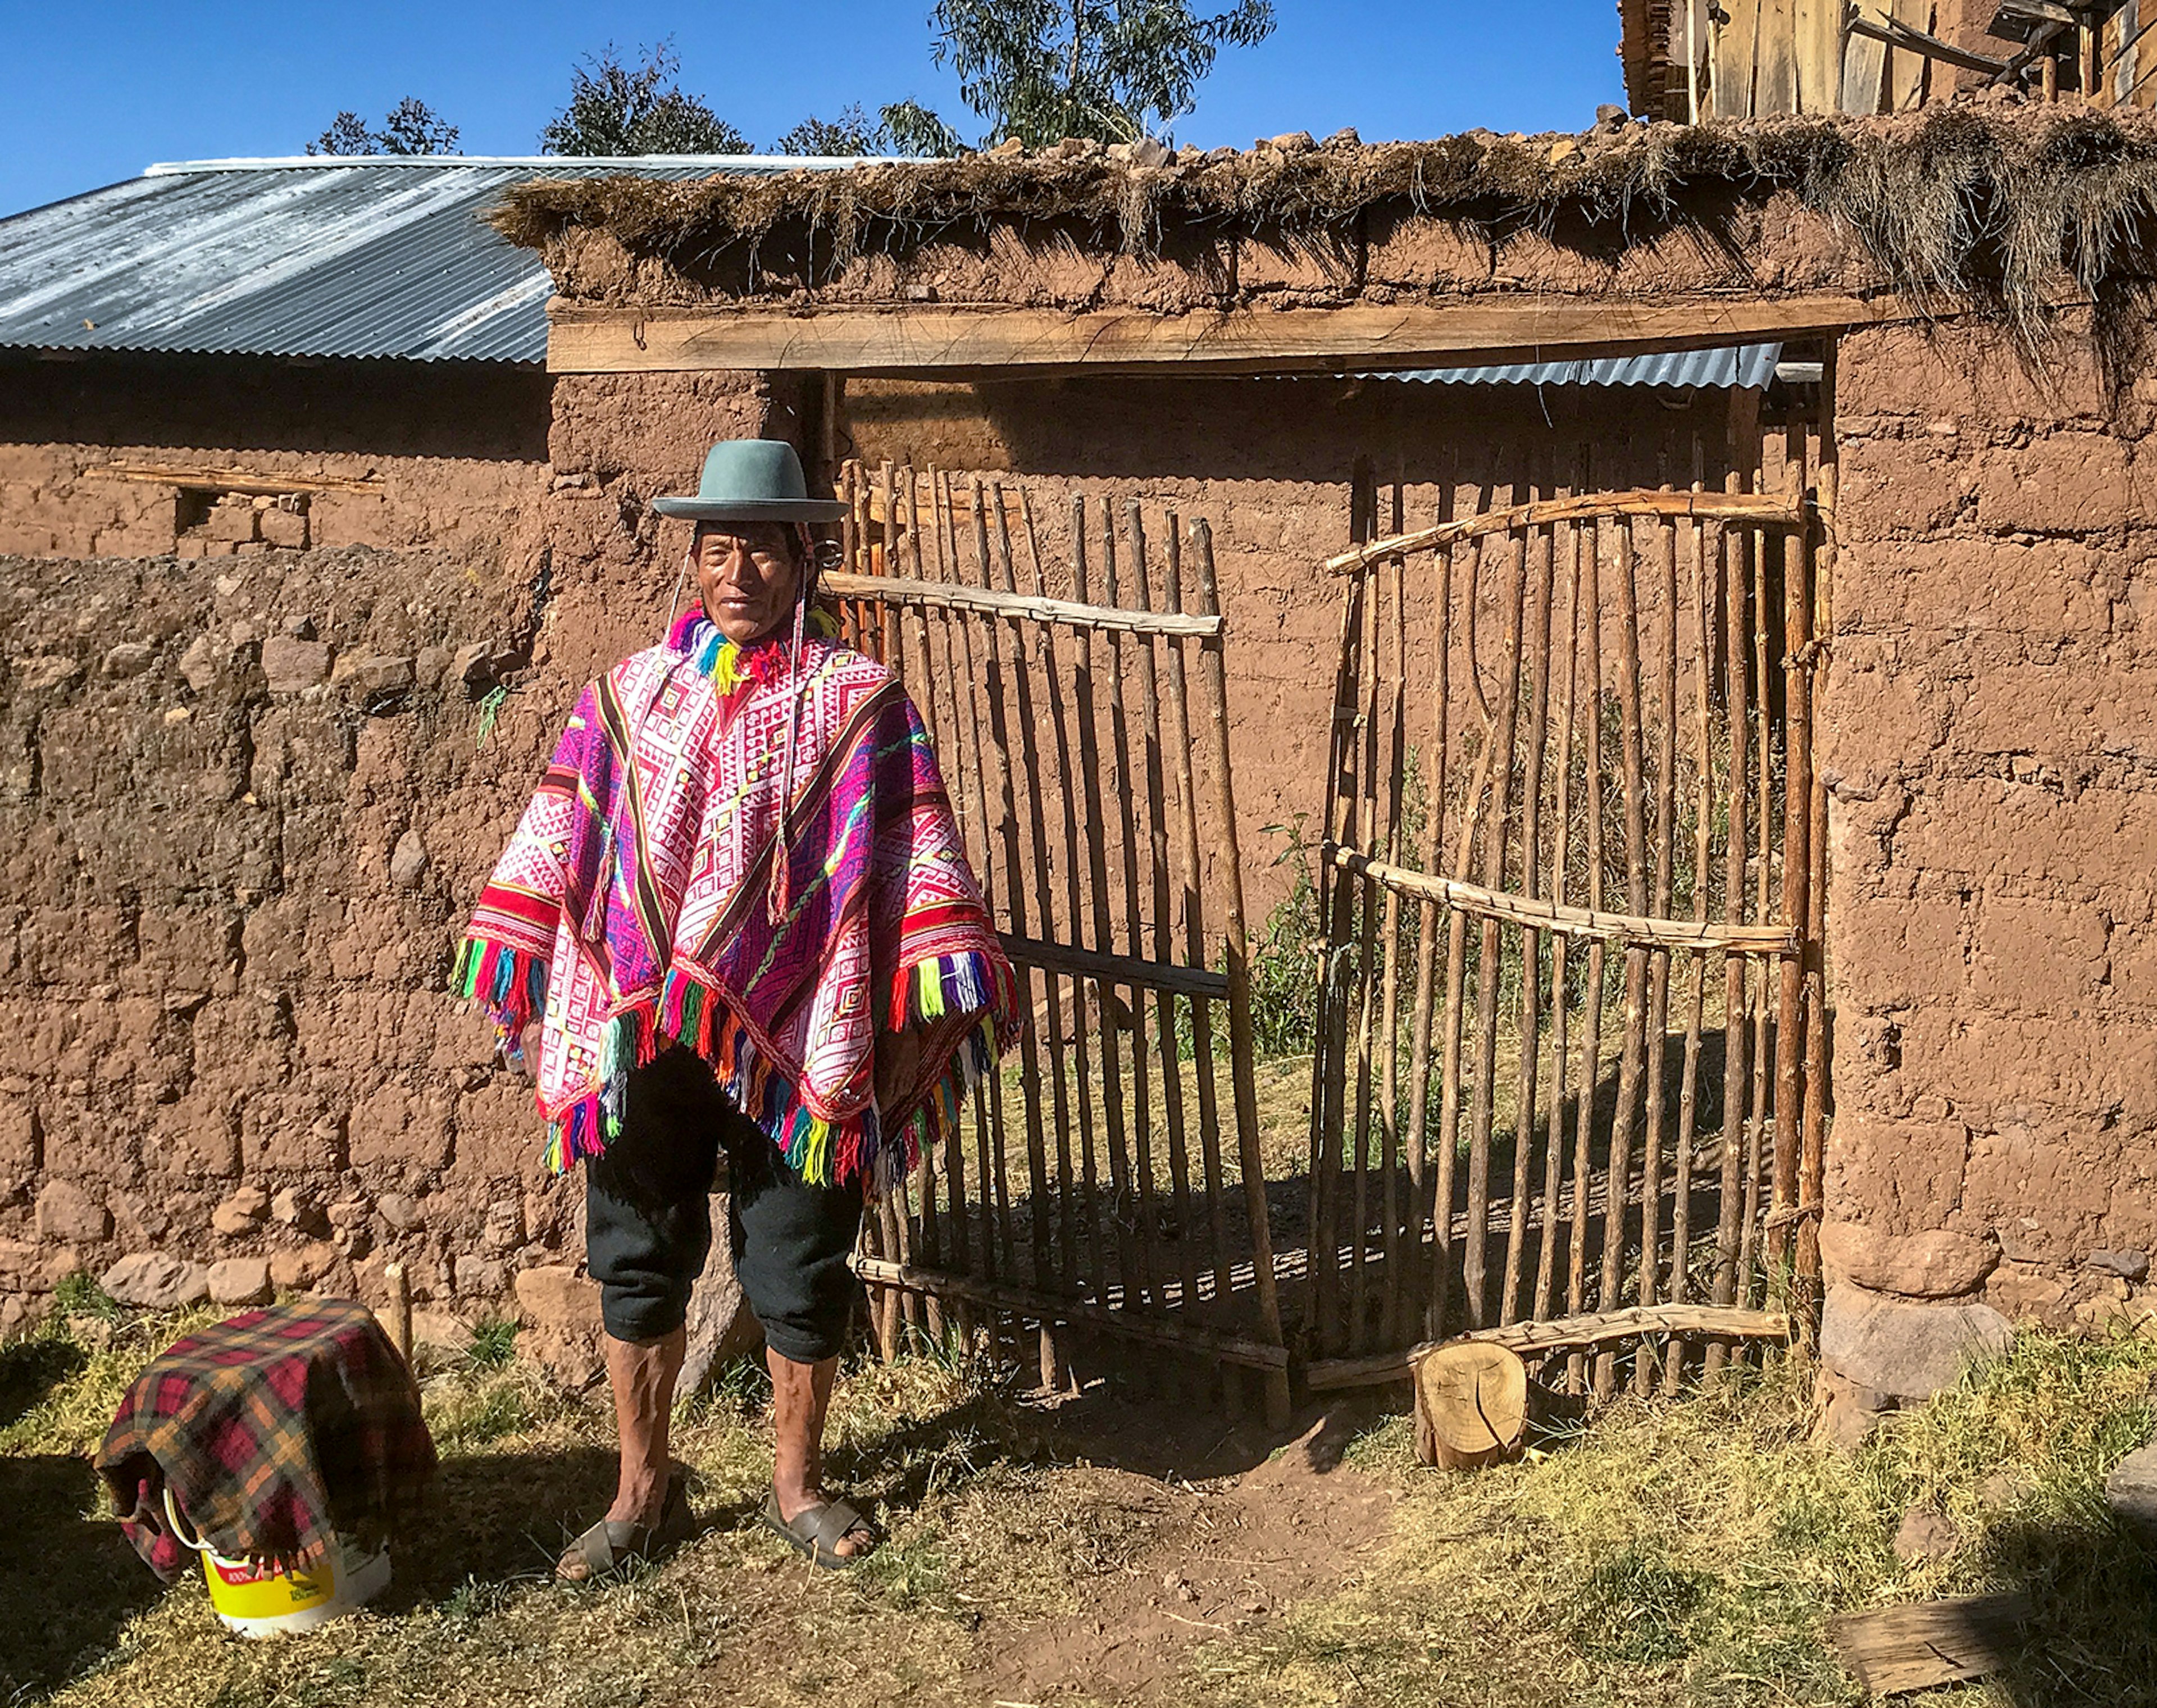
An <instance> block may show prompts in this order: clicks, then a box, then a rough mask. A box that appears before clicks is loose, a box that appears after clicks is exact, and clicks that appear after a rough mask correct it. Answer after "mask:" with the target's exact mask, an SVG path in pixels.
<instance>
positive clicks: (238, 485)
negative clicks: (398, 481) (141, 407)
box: [83, 463, 388, 498]
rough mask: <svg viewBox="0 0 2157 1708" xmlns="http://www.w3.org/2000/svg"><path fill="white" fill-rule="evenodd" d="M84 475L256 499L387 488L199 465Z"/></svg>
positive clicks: (116, 468) (345, 479)
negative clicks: (239, 495) (232, 494)
mask: <svg viewBox="0 0 2157 1708" xmlns="http://www.w3.org/2000/svg"><path fill="white" fill-rule="evenodd" d="M83 473H85V475H102V476H106V477H107V478H108V479H111V480H115V481H142V482H144V483H146V484H147V485H151V486H184V487H186V488H188V490H189V491H203V492H245V493H247V494H249V495H250V496H255V497H259V498H275V497H278V496H282V495H283V494H286V493H298V492H360V493H371V494H373V495H374V496H381V494H382V493H383V492H384V491H386V490H387V485H388V483H387V482H385V481H384V480H383V478H382V476H379V475H278V474H266V473H262V472H260V471H255V470H251V469H225V468H212V467H209V466H205V465H203V464H198V463H105V464H103V465H101V466H98V467H95V468H88V469H85V470H84V471H83Z"/></svg>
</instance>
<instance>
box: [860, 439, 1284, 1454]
mask: <svg viewBox="0 0 2157 1708" xmlns="http://www.w3.org/2000/svg"><path fill="white" fill-rule="evenodd" d="M842 492H844V493H847V494H850V495H852V498H853V501H854V502H853V503H852V509H851V511H850V522H849V525H848V527H847V537H848V546H849V553H850V555H849V559H848V563H847V567H846V568H844V569H842V570H839V571H835V572H832V573H831V574H827V575H826V577H825V579H824V587H825V590H826V593H827V594H830V595H831V596H832V597H833V598H835V599H837V600H838V601H839V604H840V609H841V611H842V625H843V628H844V632H845V633H846V634H847V637H848V638H849V640H851V641H852V643H853V644H855V645H864V644H871V645H873V646H878V647H880V648H881V649H882V654H881V656H883V657H884V658H885V660H886V661H887V662H888V663H889V664H891V666H893V669H894V670H896V671H898V674H899V676H900V677H901V678H902V679H903V681H905V682H907V683H908V684H909V687H911V689H912V690H913V692H914V696H915V698H916V701H917V703H918V704H919V706H920V707H921V709H922V712H923V715H924V718H926V719H927V720H928V721H929V724H930V727H931V730H932V733H933V734H934V738H935V741H936V743H937V749H938V754H939V757H940V760H941V762H942V764H943V767H944V770H945V782H946V786H947V788H948V790H949V791H950V797H951V800H952V803H953V805H954V808H955V810H956V812H957V814H958V815H959V819H960V825H961V827H962V829H963V831H964V832H965V839H966V846H967V852H968V855H969V857H970V859H971V861H972V862H973V864H974V867H975V870H976V872H977V874H978V875H979V877H980V880H981V887H982V890H983V893H984V896H985V898H986V900H987V901H988V903H989V904H990V907H991V912H992V913H993V914H994V915H995V918H996V923H997V925H998V928H999V929H1000V930H1001V933H1002V934H1003V941H1004V944H1005V947H1006V951H1007V952H1008V953H1009V954H1011V956H1012V961H1013V964H1014V966H1015V967H1016V969H1017V972H1018V975H1019V984H1020V994H1021V1001H1022V1003H1023V1004H1024V1005H1025V1006H1026V1008H1027V1012H1028V1015H1029V1022H1028V1024H1027V1026H1026V1027H1025V1029H1024V1031H1023V1033H1022V1039H1021V1042H1020V1045H1019V1047H1018V1048H1017V1050H1016V1051H1015V1052H1013V1055H1014V1059H1013V1060H1012V1061H1010V1062H1006V1063H1005V1064H1003V1067H1002V1069H1001V1072H1000V1073H997V1074H996V1075H992V1076H991V1077H990V1078H988V1079H987V1080H986V1081H985V1083H984V1084H983V1085H982V1087H981V1089H980V1093H979V1094H978V1095H977V1096H976V1098H975V1099H974V1101H973V1109H974V1114H973V1115H972V1116H971V1118H970V1119H971V1122H972V1126H971V1132H970V1139H971V1144H970V1145H968V1144H966V1143H965V1142H963V1141H962V1140H961V1139H960V1138H959V1137H958V1136H954V1138H953V1139H952V1140H951V1141H950V1143H949V1144H948V1145H946V1146H945V1149H944V1152H943V1154H942V1155H940V1156H939V1157H937V1158H934V1159H932V1160H931V1164H930V1166H929V1168H928V1169H926V1170H924V1175H923V1176H922V1179H921V1181H920V1182H919V1198H918V1200H917V1199H913V1198H909V1199H907V1200H904V1201H901V1200H899V1199H898V1198H897V1197H894V1198H893V1200H891V1201H889V1202H888V1204H887V1205H886V1206H885V1210H884V1212H883V1214H882V1215H880V1216H879V1217H875V1218H872V1220H871V1222H870V1224H869V1226H868V1227H867V1229H866V1230H865V1232H864V1240H863V1249H862V1253H861V1254H859V1255H858V1256H857V1260H856V1267H857V1270H858V1271H859V1273H861V1274H862V1278H863V1279H864V1280H865V1281H866V1282H867V1283H868V1284H870V1286H871V1289H872V1294H873V1299H874V1300H875V1303H876V1308H877V1312H878V1316H877V1322H878V1330H879V1343H880V1345H882V1346H883V1349H884V1350H885V1351H886V1352H887V1353H888V1354H892V1353H895V1352H896V1351H897V1350H898V1347H899V1346H900V1345H902V1344H903V1341H904V1340H905V1338H906V1335H907V1334H908V1333H909V1331H914V1332H926V1333H929V1334H931V1335H950V1334H951V1333H954V1332H955V1333H956V1334H958V1335H960V1337H962V1338H964V1339H966V1340H972V1339H974V1338H975V1337H976V1336H981V1337H984V1338H985V1343H986V1345H988V1346H989V1347H990V1348H991V1350H996V1349H998V1348H1002V1347H1005V1346H1006V1345H1017V1344H1019V1343H1020V1341H1021V1340H1022V1330H1023V1329H1024V1327H1025V1325H1032V1335H1033V1336H1034V1343H1033V1344H1034V1353H1033V1355H1032V1356H1037V1357H1038V1360H1039V1363H1040V1368H1041V1371H1042V1378H1043V1380H1044V1381H1048V1382H1052V1383H1054V1382H1062V1381H1067V1380H1068V1379H1069V1376H1070V1374H1071V1372H1072V1371H1073V1366H1074V1363H1077V1362H1081V1361H1084V1359H1085V1358H1086V1356H1088V1355H1087V1351H1086V1348H1087V1345H1089V1344H1090V1342H1091V1341H1092V1340H1094V1338H1095V1337H1107V1338H1109V1339H1120V1340H1128V1341H1133V1342H1137V1343H1142V1344H1146V1345H1154V1346H1157V1347H1161V1348H1165V1349H1169V1350H1176V1351H1179V1352H1185V1353H1195V1354H1199V1355H1202V1356H1204V1357H1205V1359H1206V1361H1207V1363H1206V1367H1207V1370H1208V1371H1214V1370H1222V1371H1233V1370H1235V1369H1241V1368H1248V1369H1250V1370H1253V1371H1255V1372H1256V1374H1257V1377H1258V1380H1259V1383H1260V1386H1261V1391H1262V1398H1263V1403H1264V1407H1265V1409H1266V1411H1267V1412H1268V1414H1269V1417H1273V1418H1274V1419H1275V1420H1276V1421H1278V1420H1280V1419H1283V1418H1284V1417H1286V1415H1287V1407H1288V1387H1287V1380H1286V1374H1285V1372H1286V1368H1287V1364H1288V1354H1287V1352H1286V1350H1285V1347H1286V1340H1285V1338H1284V1334H1283V1329H1282V1320H1281V1309H1280V1301H1279V1294H1278V1292H1277V1284H1276V1277H1275V1261H1274V1251H1273V1247H1272V1239H1271V1235H1270V1231H1269V1227H1268V1222H1267V1216H1266V1200H1265V1171H1264V1159H1263V1155H1262V1152H1261V1149H1260V1145H1259V1130H1258V1110H1257V1101H1256V1094H1255V1089H1254V1080H1253V1075H1252V1067H1253V1063H1252V1042H1251V1040H1252V1026H1251V1016H1250V984H1249V980H1250V975H1249V965H1248V960H1249V944H1248V932H1247V928H1246V924H1245V919H1244V913H1243V894H1242V878H1241V871H1240V866H1239V862H1238V848H1237V840H1236V827H1235V808H1234V795H1233V786H1232V783H1231V779H1230V776H1229V773H1228V702H1227V692H1226V686H1225V678H1224V673H1223V670H1224V667H1223V637H1224V630H1225V625H1224V624H1223V620H1222V617H1221V613H1220V605H1219V594H1218V589H1217V583H1216V579H1215V574H1214V568H1213V561H1212V535H1211V532H1210V530H1209V529H1208V528H1207V525H1206V524H1205V522H1203V521H1200V520H1196V519H1194V520H1192V522H1189V523H1188V525H1186V524H1185V523H1184V522H1182V520H1181V518H1180V517H1177V516H1176V514H1175V513H1174V512H1155V511H1151V509H1149V508H1147V507H1142V506H1141V505H1140V503H1139V502H1136V501H1135V500H1127V501H1125V502H1121V503H1120V504H1119V503H1118V502H1116V501H1115V500H1114V499H1113V498H1112V497H1109V496H1100V497H1099V498H1096V499H1089V497H1088V496H1084V495H1073V496H1072V497H1071V498H1070V499H1069V501H1068V512H1067V513H1068V527H1064V528H1063V529H1061V530H1060V531H1059V530H1053V529H1052V528H1050V527H1044V526H1043V525H1042V519H1043V517H1046V516H1052V515H1055V514H1057V513H1058V512H1057V509H1056V508H1054V507H1051V506H1049V505H1047V504H1043V505H1042V506H1039V507H1037V505H1036V503H1035V495H1034V494H1033V493H1032V491H1029V490H1028V489H1027V488H1026V487H1023V486H1019V487H1016V488H1013V489H1006V486H1004V485H1003V483H1002V482H1001V481H996V480H991V479H987V478H976V477H971V476H964V477H961V476H953V475H951V474H950V472H949V471H942V470H938V469H928V470H924V471H915V470H913V469H908V468H894V467H893V466H891V465H888V464H887V465H885V466H883V467H882V468H881V469H879V470H877V471H868V470H865V469H862V468H861V467H860V466H858V465H850V466H848V467H847V469H846V471H844V472H843V473H842ZM1015 530H1016V532H1015ZM1021 545H1022V547H1023V556H1024V558H1025V562H1026V566H1027V585H1025V586H1023V587H1022V585H1021V577H1020V574H1019V568H1020V558H1021V555H1022V554H1021V552H1020V550H1019V549H1018V548H1019V547H1020V546H1021ZM1194 684H1195V686H1196V691H1197V692H1196V697H1197V706H1196V707H1195V708H1194V706H1193V703H1192V700H1193V686H1194ZM1223 1074H1225V1076H1226V1078H1227V1082H1228V1083H1227V1085H1226V1086H1225V1087H1224V1086H1223V1083H1222V1077H1223ZM1224 1093H1225V1094H1224ZM1104 1176H1105V1178H1104ZM916 1253H919V1256H918V1257H917V1256H916V1255H915V1254H916Z"/></svg>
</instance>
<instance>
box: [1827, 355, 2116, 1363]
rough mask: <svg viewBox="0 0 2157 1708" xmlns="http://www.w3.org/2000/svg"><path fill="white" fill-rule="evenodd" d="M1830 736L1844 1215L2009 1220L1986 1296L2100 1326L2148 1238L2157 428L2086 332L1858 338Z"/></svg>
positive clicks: (1940, 1226)
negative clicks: (2027, 342)
mask: <svg viewBox="0 0 2157 1708" xmlns="http://www.w3.org/2000/svg"><path fill="white" fill-rule="evenodd" d="M2048 368H2049V371H2048V372H2046V373H2041V374H2038V373H2031V372H2028V371H2026V370H2025V369H2024V368H2022V367H2021V365H2020V364H2019V363H2017V361H2016V360H2015V357H2014V355H2013V354H2012V352H2010V351H2009V350H2007V349H2006V348H2005V347H2003V346H2002V345H2001V343H2000V341H1998V340H1997V339H1995V338H1993V337H1989V336H1986V335H1983V334H1980V333H1979V332H1974V331H1969V330H1958V331H1954V332H1943V333H1941V334H1940V335H1939V336H1938V337H1936V338H1928V337H1925V336H1923V334H1921V333H1919V332H1915V331H1882V332H1867V333H1865V334H1862V335H1861V336H1857V337H1851V338H1849V339H1847V340H1846V342H1844V343H1843V345H1842V347H1841V353H1840V382H1839V383H1840V397H1839V400H1838V401H1839V409H1838V420H1837V427H1838V431H1839V433H1840V440H1841V455H1842V488H1841V502H1840V552H1839V554H1838V556H1837V559H1836V564H1835V585H1834V602H1835V610H1834V617H1835V641H1834V650H1833V655H1832V660H1831V663H1830V674H1829V677H1828V682H1827V685H1826V689H1825V698H1824V700H1823V702H1822V710H1821V720H1822V721H1821V724H1820V732H1819V747H1818V750H1817V751H1818V758H1819V763H1820V769H1821V774H1822V775H1823V777H1824V778H1825V779H1826V782H1827V785H1828V787H1829V789H1830V798H1831V806H1830V861H1831V863H1832V876H1831V879H1830V893H1829V903H1828V909H1827V918H1828V932H1829V945H1828V947H1829V955H1830V980H1831V984H1832V987H1833V990H1834V992H1835V1002H1836V1022H1835V1068H1834V1102H1835V1121H1834V1124H1833V1129H1832V1134H1831V1140H1830V1152H1829V1162H1828V1180H1827V1186H1826V1206H1827V1213H1828V1216H1829V1218H1830V1224H1832V1223H1835V1222H1851V1223H1856V1224H1859V1225H1861V1226H1862V1227H1866V1228H1868V1229H1871V1230H1874V1231H1876V1232H1881V1233H1885V1234H1888V1235H1895V1236H1908V1235H1916V1234H1921V1233H1924V1232H1928V1231H1931V1230H1948V1231H1950V1232H1954V1233H1956V1234H1959V1235H1963V1236H1966V1237H1969V1238H1971V1239H1973V1240H1974V1241H1977V1242H1980V1243H1986V1244H1990V1243H1992V1242H1996V1244H1997V1247H1998V1252H1999V1261H1998V1263H1997V1267H1995V1268H1992V1270H1991V1272H1990V1275H1989V1276H1987V1277H1986V1278H1985V1280H1984V1283H1983V1289H1984V1294H1985V1298H1986V1299H1988V1300H1990V1302H1991V1303H1992V1304H1995V1305H1996V1306H1998V1307H1999V1308H2000V1309H2002V1310H2003V1311H2005V1312H2006V1313H2007V1314H2010V1315H2020V1314H2037V1315H2039V1316H2041V1317H2043V1318H2044V1319H2046V1320H2050V1321H2054V1322H2068V1321H2072V1320H2082V1321H2083V1322H2085V1323H2088V1322H2093V1321H2098V1320H2103V1318H2105V1317H2107V1316H2108V1315H2110V1314H2114V1313H2116V1312H2118V1311H2119V1310H2121V1309H2124V1308H2126V1305H2127V1303H2128V1300H2129V1294H2130V1293H2132V1294H2134V1298H2135V1299H2137V1300H2139V1299H2143V1298H2145V1297H2146V1296H2147V1295H2146V1292H2145V1290H2144V1289H2140V1288H2139V1287H2134V1288H2131V1287H2130V1285H2129V1282H2128V1281H2127V1280H2126V1279H2124V1278H2122V1277H2121V1276H2120V1275H2118V1273H2114V1271H2115V1270H2116V1269H2118V1268H2122V1267H2124V1268H2128V1269H2129V1270H2132V1269H2133V1268H2134V1267H2135V1265H2134V1262H2133V1259H2132V1258H2129V1259H2128V1260H2127V1261H2126V1262H2125V1263H2124V1264H2121V1263H2113V1265H2112V1266H2111V1267H2110V1268H2093V1267H2091V1266H2090V1265H2089V1263H2088V1259H2089V1258H2090V1255H2091V1253H2098V1252H2113V1253H2145V1254H2146V1253H2149V1252H2151V1251H2153V1250H2157V914H2154V913H2153V908H2157V513H2154V512H2153V495H2157V444H2153V442H2152V441H2151V440H2149V438H2148V437H2146V436H2145V435H2146V434H2147V430H2148V427H2149V414H2150V412H2149V402H2150V394H2149V390H2148V383H2147V382H2146V381H2145V382H2144V384H2143V386H2142V387H2141V388H2138V390H2137V392H2136V393H2135V394H2134V395H2131V396H2129V398H2127V399H2125V400H2124V404H2123V407H2122V409H2120V410H2119V412H2118V415H2117V416H2116V417H2115V418H2112V419H2108V415H2107V412H2106V409H2105V400H2104V399H2103V394H2102V391H2101V388H2100V386H2099V384H2098V377H2097V374H2096V373H2095V371H2094V368H2093V364H2092V363H2091V361H2090V360H2089V358H2088V352H2087V351H2086V350H2085V349H2083V348H2081V347H2077V346H2075V345H2073V344H2062V346H2060V347H2058V348H2057V349H2056V350H2054V351H2053V352H2051V358H2050V362H2049V363H2048Z"/></svg>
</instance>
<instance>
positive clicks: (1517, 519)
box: [1320, 489, 1806, 575]
mask: <svg viewBox="0 0 2157 1708" xmlns="http://www.w3.org/2000/svg"><path fill="white" fill-rule="evenodd" d="M1805 515H1806V506H1805V501H1804V498H1802V497H1801V496H1797V495H1795V494H1791V493H1776V492H1660V491H1650V490H1647V489H1641V490H1638V491H1629V492H1583V493H1579V494H1578V495H1576V496H1573V497H1570V498H1538V499H1537V500H1535V501H1534V502H1532V503H1528V504H1512V505H1508V506H1507V507H1506V508H1504V509H1502V510H1490V511H1485V512H1483V513H1482V514H1481V515H1479V516H1464V517H1459V518H1457V519H1456V520H1454V521H1452V522H1439V524H1438V525H1437V526H1436V527H1424V528H1418V529H1417V530H1416V531H1415V532H1413V533H1404V534H1394V535H1393V536H1391V537H1390V538H1387V539H1382V540H1372V542H1371V543H1369V544H1367V545H1362V546H1358V547H1356V548H1355V549H1354V550H1353V551H1351V552H1338V553H1335V554H1334V555H1333V556H1332V557H1331V558H1327V559H1326V562H1325V563H1324V564H1323V565H1321V566H1320V567H1321V568H1324V569H1325V571H1326V574H1329V575H1346V574H1351V573H1352V572H1354V571H1356V570H1357V569H1367V568H1369V567H1370V566H1371V565H1372V564H1373V563H1383V562H1384V561H1385V560H1386V559H1387V558H1405V557H1408V556H1409V555H1411V554H1412V553H1417V552H1429V551H1434V550H1435V549H1437V548H1439V547H1440V546H1451V545H1458V544H1459V543H1460V542H1461V541H1463V540H1472V539H1475V538H1480V536H1482V535H1485V534H1494V533H1510V532H1512V531H1513V530H1514V529H1516V528H1526V527H1545V526H1547V525H1548V524H1550V523H1552V522H1586V521H1588V520H1590V519H1591V518H1594V517H1605V516H1612V517H1615V516H1663V517H1698V518H1700V519H1701V520H1709V519H1713V520H1717V521H1722V522H1754V523H1758V525H1760V526H1761V527H1799V526H1800V525H1801V524H1803V522H1804V520H1805Z"/></svg>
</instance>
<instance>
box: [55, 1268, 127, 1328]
mask: <svg viewBox="0 0 2157 1708" xmlns="http://www.w3.org/2000/svg"><path fill="white" fill-rule="evenodd" d="M53 1309H54V1314H56V1315H59V1316H62V1317H71V1316H87V1317H98V1318H100V1319H102V1320H104V1321H106V1322H111V1320H113V1319H114V1318H115V1317H116V1316H118V1315H119V1314H120V1305H119V1302H118V1301H117V1300H116V1299H114V1298H113V1297H112V1295H111V1294H109V1293H107V1292H106V1290H105V1289H103V1288H102V1287H100V1286H99V1285H98V1284H97V1278H96V1277H95V1276H94V1275H92V1274H91V1273H90V1272H89V1271H88V1270H86V1269H78V1270H76V1271H75V1273H74V1274H72V1275H68V1276H64V1277H62V1278H61V1280H60V1284H59V1286H57V1287H55V1288H54V1289H53Z"/></svg>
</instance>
